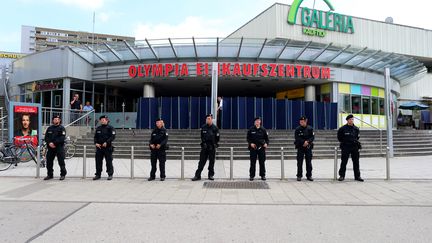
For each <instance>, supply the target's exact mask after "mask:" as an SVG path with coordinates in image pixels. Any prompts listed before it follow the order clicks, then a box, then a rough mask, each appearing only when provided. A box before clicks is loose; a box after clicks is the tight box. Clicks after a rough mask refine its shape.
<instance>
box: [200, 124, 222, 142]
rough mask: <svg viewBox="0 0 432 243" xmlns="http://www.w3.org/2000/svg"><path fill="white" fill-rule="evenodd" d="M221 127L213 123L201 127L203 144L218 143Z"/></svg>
mask: <svg viewBox="0 0 432 243" xmlns="http://www.w3.org/2000/svg"><path fill="white" fill-rule="evenodd" d="M219 138H220V136H219V128H218V127H217V126H215V125H214V124H212V125H211V126H209V125H207V124H204V125H202V127H201V144H207V145H216V144H218V143H219Z"/></svg>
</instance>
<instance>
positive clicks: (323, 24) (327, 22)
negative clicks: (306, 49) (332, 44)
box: [288, 0, 354, 37]
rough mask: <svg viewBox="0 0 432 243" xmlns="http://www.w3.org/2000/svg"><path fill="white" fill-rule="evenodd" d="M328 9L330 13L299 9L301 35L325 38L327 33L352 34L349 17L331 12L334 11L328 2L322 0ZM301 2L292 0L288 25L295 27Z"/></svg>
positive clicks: (350, 18)
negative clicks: (301, 27)
mask: <svg viewBox="0 0 432 243" xmlns="http://www.w3.org/2000/svg"><path fill="white" fill-rule="evenodd" d="M323 1H324V2H325V3H326V5H327V6H328V7H329V8H330V11H327V12H325V11H321V10H316V9H310V8H307V7H303V8H302V9H301V25H302V26H303V34H305V35H311V36H319V37H325V36H326V34H327V31H335V32H341V33H347V34H353V33H354V25H353V20H352V17H351V16H347V15H343V14H339V13H335V12H333V11H334V10H335V9H334V7H333V5H332V4H331V3H330V1H329V0H323ZM302 2H303V0H294V2H293V3H292V5H291V7H290V9H289V12H288V23H289V24H291V25H295V24H296V22H297V14H298V11H299V8H300V5H301V4H302Z"/></svg>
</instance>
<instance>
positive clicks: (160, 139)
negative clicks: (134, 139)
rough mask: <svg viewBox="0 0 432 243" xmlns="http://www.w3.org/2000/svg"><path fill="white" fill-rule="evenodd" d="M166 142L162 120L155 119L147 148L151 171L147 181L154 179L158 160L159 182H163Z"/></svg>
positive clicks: (166, 134) (166, 137)
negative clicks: (154, 126)
mask: <svg viewBox="0 0 432 243" xmlns="http://www.w3.org/2000/svg"><path fill="white" fill-rule="evenodd" d="M167 142H168V133H167V131H166V129H165V127H164V122H163V120H162V118H158V119H156V128H155V129H154V130H153V131H152V133H151V137H150V141H149V148H150V152H151V156H150V162H151V171H150V178H148V181H153V180H154V179H155V178H156V163H157V160H159V170H160V180H161V181H164V180H165V177H166V176H165V161H166V152H165V150H166V146H167Z"/></svg>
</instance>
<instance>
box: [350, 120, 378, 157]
mask: <svg viewBox="0 0 432 243" xmlns="http://www.w3.org/2000/svg"><path fill="white" fill-rule="evenodd" d="M354 119H356V120H358V121H360V122H363V123H364V124H366V125H368V126H370V127H372V128H374V129H376V130H378V131H379V133H380V154H383V152H382V146H383V143H382V131H383V130H382V129H381V128H378V127H376V126H374V125H372V124H370V123H368V122H365V121H363V120H362V119H360V118H358V117H355V116H354Z"/></svg>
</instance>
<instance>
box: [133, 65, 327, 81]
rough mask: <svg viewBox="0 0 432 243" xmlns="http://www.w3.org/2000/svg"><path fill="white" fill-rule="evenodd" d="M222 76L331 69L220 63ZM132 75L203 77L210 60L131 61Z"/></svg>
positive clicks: (295, 74) (318, 74)
mask: <svg viewBox="0 0 432 243" xmlns="http://www.w3.org/2000/svg"><path fill="white" fill-rule="evenodd" d="M218 67H219V76H221V77H274V78H304V79H330V76H331V69H330V68H329V67H319V66H313V65H300V64H279V63H230V62H224V63H218ZM128 74H129V77H131V78H157V77H202V76H210V74H211V65H210V63H202V62H197V63H193V64H190V63H189V64H187V63H176V64H171V63H164V64H162V63H158V64H138V65H130V66H129V70H128Z"/></svg>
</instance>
